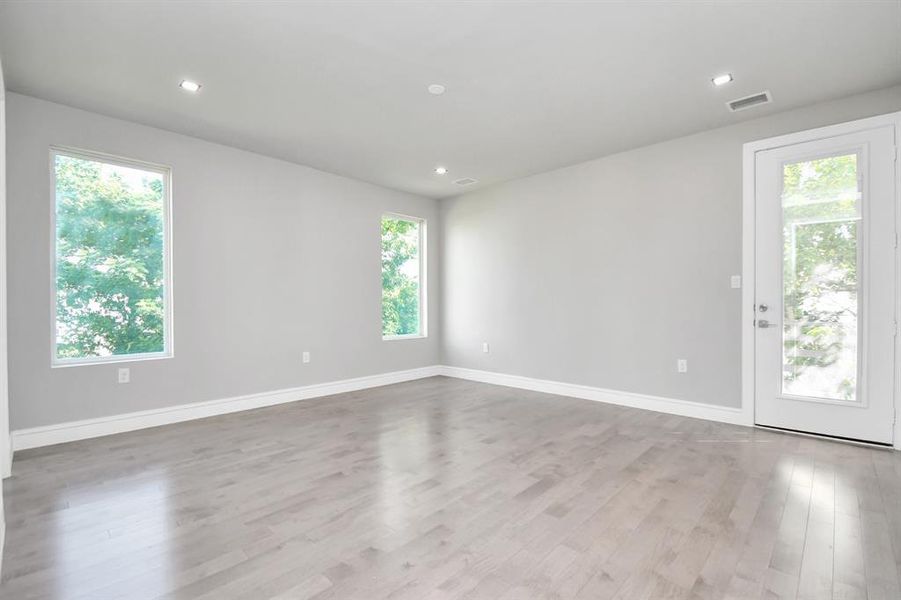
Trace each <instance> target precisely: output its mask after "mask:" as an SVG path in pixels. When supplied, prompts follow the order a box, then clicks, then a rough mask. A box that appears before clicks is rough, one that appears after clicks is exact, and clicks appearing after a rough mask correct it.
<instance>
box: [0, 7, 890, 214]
mask: <svg viewBox="0 0 901 600" xmlns="http://www.w3.org/2000/svg"><path fill="white" fill-rule="evenodd" d="M0 56H2V59H3V65H4V70H5V71H6V78H7V86H8V88H9V89H10V90H12V91H16V92H21V93H24V94H30V95H33V96H38V97H41V98H46V99H49V100H53V101H57V102H62V103H65V104H69V105H72V106H77V107H80V108H85V109H88V110H93V111H96V112H100V113H104V114H108V115H112V116H116V117H121V118H124V119H129V120H132V121H137V122H140V123H146V124H148V125H154V126H157V127H162V128H165V129H169V130H172V131H178V132H182V133H187V134H190V135H194V136H197V137H201V138H205V139H208V140H212V141H216V142H221V143H224V144H229V145H232V146H237V147H240V148H245V149H248V150H253V151H256V152H260V153H262V154H268V155H271V156H275V157H279V158H283V159H287V160H290V161H294V162H298V163H302V164H307V165H311V166H314V167H317V168H320V169H323V170H326V171H332V172H335V173H340V174H343V175H349V176H351V177H356V178H358V179H362V180H366V181H371V182H374V183H377V184H381V185H384V186H387V187H392V188H396V189H400V190H405V191H409V192H414V193H417V194H422V195H426V196H431V197H444V196H450V195H454V194H457V193H460V192H461V191H462V189H461V188H459V187H458V186H455V185H454V184H453V183H452V181H453V180H454V179H458V178H461V177H473V178H476V179H478V180H480V182H481V183H480V184H479V186H483V185H487V184H490V183H494V182H498V181H503V180H506V179H511V178H515V177H521V176H524V175H528V174H532V173H536V172H540V171H545V170H548V169H552V168H555V167H559V166H563V165H567V164H572V163H576V162H580V161H583V160H587V159H590V158H595V157H598V156H602V155H604V154H609V153H612V152H616V151H620V150H624V149H627V148H631V147H636V146H640V145H644V144H647V143H651V142H655V141H660V140H663V139H667V138H672V137H676V136H679V135H683V134H687V133H691V132H695V131H700V130H703V129H708V128H712V127H717V126H720V125H724V124H728V123H733V122H736V121H739V120H743V119H749V118H754V117H758V116H762V115H764V114H767V113H769V112H775V111H781V110H786V109H788V108H792V107H796V106H801V105H805V104H810V103H814V102H817V101H822V100H827V99H830V98H834V97H839V96H844V95H848V94H852V93H855V92H860V91H864V90H869V89H875V88H881V87H887V86H890V85H893V84H897V83H901V0H883V1H864V0H848V1H819V2H812V1H807V2H800V1H799V2H789V1H781V2H773V1H756V2H751V1H746V2H738V1H729V0H723V1H719V2H691V1H688V2H675V1H670V2H638V1H635V2H595V3H591V2H578V3H577V2H568V3H560V2H557V3H552V2H514V1H508V2H463V1H457V2H425V1H422V2H381V1H370V2H362V1H360V2H348V1H345V2H305V3H300V2H294V3H291V2H240V3H237V2H235V3H215V2H193V1H183V2H162V1H160V2H111V3H107V2H96V1H95V2H81V1H69V2H5V3H4V4H3V5H2V8H0ZM726 71H728V72H732V73H734V74H735V81H734V82H733V83H731V84H728V85H726V86H723V87H722V88H717V89H715V88H714V87H713V86H712V85H711V84H710V81H709V79H710V77H712V76H714V75H716V74H719V73H722V72H726ZM184 78H189V79H195V80H197V81H199V82H201V83H202V84H203V89H202V90H201V92H200V94H198V95H196V96H192V95H190V94H188V93H186V92H184V91H182V90H180V89H179V88H178V83H179V81H181V80H182V79H184ZM430 83H442V84H444V85H446V86H447V93H446V94H445V95H443V96H432V95H430V94H429V93H428V92H427V91H426V87H427V86H428V84H430ZM764 89H768V90H770V91H771V92H772V94H773V98H774V103H773V104H772V105H770V106H766V107H759V108H755V109H751V110H748V111H745V112H742V113H730V112H728V110H727V109H726V107H725V102H726V101H727V100H731V99H734V98H738V97H741V96H744V95H747V94H750V93H754V92H758V91H761V90H764ZM101 150H102V149H101ZM439 164H440V165H446V166H447V167H448V169H450V173H449V174H448V175H446V176H444V177H441V176H437V175H434V174H433V173H432V169H433V168H434V167H435V166H436V165H439ZM475 187H478V186H471V187H469V188H465V189H467V190H471V189H473V188H475Z"/></svg>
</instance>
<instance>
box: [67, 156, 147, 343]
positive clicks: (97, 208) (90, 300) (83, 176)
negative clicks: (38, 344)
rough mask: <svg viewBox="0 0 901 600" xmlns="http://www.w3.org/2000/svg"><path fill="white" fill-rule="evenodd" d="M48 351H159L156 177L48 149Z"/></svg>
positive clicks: (137, 170)
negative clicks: (51, 274) (52, 277)
mask: <svg viewBox="0 0 901 600" xmlns="http://www.w3.org/2000/svg"><path fill="white" fill-rule="evenodd" d="M54 168H55V175H56V356H57V358H59V359H63V360H65V359H80V358H91V357H102V356H116V355H127V354H143V353H152V352H162V351H163V350H164V349H165V340H164V332H165V327H164V323H163V320H164V314H165V310H164V298H165V294H164V278H165V270H164V259H163V244H164V236H165V232H164V229H163V228H164V220H165V213H164V202H165V191H164V185H165V184H164V176H163V175H162V174H161V173H156V172H151V171H144V170H141V169H133V168H128V167H122V166H118V165H112V164H108V163H104V162H99V161H95V160H89V159H85V158H78V157H74V156H65V155H56V159H55V164H54Z"/></svg>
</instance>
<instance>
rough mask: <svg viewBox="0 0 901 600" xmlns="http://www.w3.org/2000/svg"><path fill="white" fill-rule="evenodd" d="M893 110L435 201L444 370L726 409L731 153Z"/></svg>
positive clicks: (633, 153)
mask: <svg viewBox="0 0 901 600" xmlns="http://www.w3.org/2000/svg"><path fill="white" fill-rule="evenodd" d="M777 101H778V99H777ZM897 110H901V87H894V88H887V89H884V90H880V91H877V92H871V93H866V94H861V95H857V96H852V97H848V98H844V99H841V100H837V101H832V102H828V103H822V104H818V105H813V106H809V107H806V108H803V109H798V110H792V111H787V112H783V113H777V114H774V115H771V116H767V117H764V118H760V119H756V120H750V121H745V122H742V123H740V124H736V125H732V126H728V127H724V128H720V129H715V130H711V131H707V132H703V133H699V134H696V135H691V136H688V137H683V138H679V139H675V140H671V141H667V142H664V143H660V144H655V145H652V146H646V147H642V148H638V149H635V150H630V151H627V152H623V153H620V154H616V155H611V156H607V157H604V158H601V159H598V160H593V161H590V162H585V163H581V164H578V165H575V166H571V167H567V168H563V169H559V170H555V171H551V172H547V173H542V174H539V175H535V176H532V177H527V178H523V179H519V180H515V181H510V182H507V183H503V184H500V185H495V186H493V187H489V188H486V189H484V190H480V191H476V192H472V193H469V194H465V195H463V196H459V197H457V198H453V199H448V200H444V201H442V206H441V213H442V218H441V222H442V227H443V232H442V240H443V247H442V268H441V272H442V274H443V277H444V281H443V300H442V306H443V331H444V337H443V351H442V352H443V362H444V364H446V365H449V366H452V367H463V368H471V369H481V370H486V371H493V372H499V373H504V374H509V375H519V376H525V377H532V378H537V379H547V380H553V381H560V382H565V383H574V384H581V385H587V386H592V387H599V388H606V389H611V390H618V391H625V392H634V393H640V394H650V395H654V396H662V397H666V398H673V399H678V400H689V401H695V402H701V403H706V404H713V405H720V406H729V407H738V406H740V404H741V375H740V369H741V326H740V325H741V324H740V319H741V290H740V289H732V288H731V287H730V277H731V276H732V275H738V274H740V273H741V247H742V239H741V237H742V221H741V209H742V145H743V144H744V143H745V142H749V141H753V140H758V139H762V138H767V137H771V136H775V135H780V134H784V133H789V132H793V131H801V130H805V129H811V128H814V127H819V126H824V125H829V124H833V123H840V122H844V121H850V120H853V119H858V118H863V117H868V116H873V115H877V114H884V113H889V112H893V111H897ZM483 341H487V342H489V348H490V352H489V353H483V352H482V342H483ZM680 358H684V359H687V360H688V372H687V373H684V374H680V373H678V372H677V370H676V361H677V359H680Z"/></svg>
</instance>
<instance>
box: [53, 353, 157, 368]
mask: <svg viewBox="0 0 901 600" xmlns="http://www.w3.org/2000/svg"><path fill="white" fill-rule="evenodd" d="M172 357H173V353H172V352H166V353H158V354H157V353H155V354H131V355H125V356H116V357H107V356H103V357H96V358H73V359H69V360H65V359H64V360H59V359H56V358H54V359H53V361H52V362H51V364H50V368H51V369H64V368H68V367H90V366H97V365H112V364H121V363H131V362H144V361H148V360H164V359H167V358H172Z"/></svg>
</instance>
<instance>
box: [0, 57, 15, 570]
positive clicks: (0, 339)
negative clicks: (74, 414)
mask: <svg viewBox="0 0 901 600" xmlns="http://www.w3.org/2000/svg"><path fill="white" fill-rule="evenodd" d="M6 326H7V320H6V84H5V82H4V79H3V65H2V64H0V565H2V564H3V549H4V545H5V542H6V512H5V511H4V509H3V481H2V479H3V478H4V477H9V475H10V471H11V466H12V465H11V462H12V448H11V446H10V436H9V406H8V399H9V396H8V388H7V365H6Z"/></svg>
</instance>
